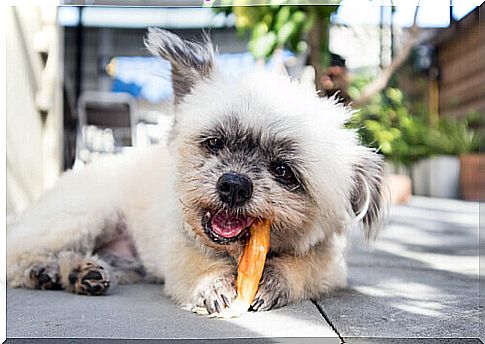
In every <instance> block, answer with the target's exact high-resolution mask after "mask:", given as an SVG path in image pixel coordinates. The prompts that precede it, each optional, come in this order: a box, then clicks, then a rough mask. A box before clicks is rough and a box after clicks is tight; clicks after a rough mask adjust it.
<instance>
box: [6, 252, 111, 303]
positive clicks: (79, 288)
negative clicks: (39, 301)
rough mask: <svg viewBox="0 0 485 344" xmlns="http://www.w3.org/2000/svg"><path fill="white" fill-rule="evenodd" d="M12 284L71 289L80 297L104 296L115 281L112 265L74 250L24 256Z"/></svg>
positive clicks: (13, 275) (14, 285) (47, 288)
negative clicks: (80, 295)
mask: <svg viewBox="0 0 485 344" xmlns="http://www.w3.org/2000/svg"><path fill="white" fill-rule="evenodd" d="M15 271H16V273H13V274H11V279H10V280H9V285H10V286H12V287H24V288H32V289H46V290H68V291H71V292H74V293H77V294H84V295H100V294H104V293H105V292H106V291H107V290H108V288H109V287H110V286H113V284H114V283H115V280H114V279H113V278H112V277H111V276H112V275H113V274H112V272H111V271H112V268H111V266H110V265H109V264H108V263H106V262H104V261H102V260H100V259H99V258H98V257H96V256H88V257H86V256H83V255H81V254H78V253H75V252H73V251H63V252H60V253H58V254H48V255H42V254H40V255H30V254H25V255H22V256H21V258H20V259H19V260H18V265H17V267H16V269H15Z"/></svg>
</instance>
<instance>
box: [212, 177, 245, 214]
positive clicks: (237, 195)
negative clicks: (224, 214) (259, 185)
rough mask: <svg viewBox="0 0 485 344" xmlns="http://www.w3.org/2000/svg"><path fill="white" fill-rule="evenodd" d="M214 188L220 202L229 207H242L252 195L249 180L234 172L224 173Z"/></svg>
mask: <svg viewBox="0 0 485 344" xmlns="http://www.w3.org/2000/svg"><path fill="white" fill-rule="evenodd" d="M216 188H217V191H218V192H219V196H220V197H221V200H222V201H223V202H224V203H226V204H228V205H229V206H231V207H234V206H241V205H243V204H244V203H246V202H247V200H249V199H250V198H251V195H252V194H253V183H252V182H251V180H250V179H249V178H248V177H246V176H244V175H242V174H238V173H235V172H229V173H224V174H223V175H222V176H221V177H220V178H219V180H218V181H217V185H216Z"/></svg>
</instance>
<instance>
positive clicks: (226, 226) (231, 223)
mask: <svg viewBox="0 0 485 344" xmlns="http://www.w3.org/2000/svg"><path fill="white" fill-rule="evenodd" d="M252 223H253V218H251V217H247V216H246V217H236V216H232V215H230V214H228V213H226V212H219V213H217V214H215V215H214V216H212V218H211V227H212V230H213V231H214V232H216V233H217V234H218V235H220V236H222V237H224V238H232V237H235V236H236V235H238V234H239V233H241V231H242V230H243V229H245V228H247V227H249V226H251V224H252Z"/></svg>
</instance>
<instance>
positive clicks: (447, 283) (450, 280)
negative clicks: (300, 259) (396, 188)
mask: <svg viewBox="0 0 485 344" xmlns="http://www.w3.org/2000/svg"><path fill="white" fill-rule="evenodd" d="M352 239H353V240H352V247H351V249H350V250H349V252H348V261H349V276H350V278H349V286H348V288H345V289H343V290H340V291H338V292H336V293H334V294H332V295H331V296H330V297H327V298H324V299H322V300H321V301H320V302H319V304H320V305H321V306H322V308H323V309H324V311H325V313H326V314H327V316H328V317H329V318H330V320H331V322H332V323H333V325H334V326H335V327H336V328H337V330H338V331H339V333H340V334H341V335H342V336H343V337H344V338H347V340H348V342H349V343H361V341H358V339H353V340H352V339H351V337H352V336H357V337H362V336H364V337H386V338H396V337H402V338H409V337H429V338H432V337H438V338H444V337H447V338H449V339H448V340H452V339H453V338H459V337H468V338H478V337H479V336H480V335H481V333H480V319H479V313H480V312H479V311H480V307H479V282H480V279H479V204H478V203H473V202H461V201H454V200H443V199H432V198H424V197H414V198H413V199H412V201H411V202H410V203H409V204H408V205H405V206H393V207H392V208H391V210H390V221H389V225H388V226H387V229H386V230H385V231H384V232H382V233H381V235H380V237H379V238H378V239H377V241H376V242H375V243H374V244H373V245H372V246H371V247H369V246H368V245H367V246H366V245H365V244H364V243H363V242H362V240H361V235H360V234H359V233H354V235H353V238H352ZM396 340H397V339H396ZM443 340H444V339H443ZM364 342H365V341H364ZM388 342H390V341H388ZM397 342H399V341H396V343H397ZM462 342H463V343H465V341H463V340H461V341H460V340H459V341H457V343H462Z"/></svg>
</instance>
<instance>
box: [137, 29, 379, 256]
mask: <svg viewBox="0 0 485 344" xmlns="http://www.w3.org/2000/svg"><path fill="white" fill-rule="evenodd" d="M146 43H147V46H148V47H149V49H150V51H151V52H153V53H154V54H157V55H159V56H161V57H163V58H165V59H167V60H168V61H170V63H171V66H172V81H173V85H174V92H175V102H176V116H177V117H176V124H175V127H174V136H173V139H172V141H171V145H172V148H173V149H174V150H175V152H176V157H177V158H176V160H177V162H176V164H177V176H176V179H177V190H178V192H179V197H180V203H181V206H182V208H183V210H184V214H185V221H186V222H187V223H188V224H189V225H190V227H191V228H190V231H192V234H195V237H197V238H198V240H202V242H203V243H204V244H206V245H208V246H211V247H214V248H216V249H225V248H226V249H227V247H228V246H231V244H234V243H237V242H238V241H240V240H242V239H244V238H245V237H246V236H247V233H248V231H247V229H248V227H249V226H250V225H251V223H252V222H253V221H255V220H256V219H267V220H269V221H270V222H271V223H272V227H271V230H272V249H273V250H275V251H278V250H293V251H295V252H300V253H301V252H304V251H305V250H306V249H308V248H309V247H310V246H312V245H314V244H316V243H317V242H318V241H321V240H324V239H325V238H326V237H327V236H329V235H331V234H332V233H335V232H341V231H343V230H344V229H345V228H347V227H349V225H350V224H352V221H353V220H355V218H356V217H358V218H359V219H360V220H361V222H362V223H363V225H364V228H365V232H366V233H367V236H372V235H373V233H374V232H375V229H376V228H378V227H379V225H380V223H381V209H382V205H383V201H382V192H381V191H382V190H381V189H382V187H381V186H382V169H383V162H382V160H381V158H380V157H379V156H378V155H377V154H376V153H375V152H374V151H372V150H370V149H368V148H365V147H363V146H361V145H359V143H358V140H357V138H356V134H355V132H353V131H351V130H348V129H344V128H343V125H344V123H345V121H346V120H347V119H348V117H349V116H350V114H351V111H350V110H349V109H348V108H346V107H343V106H341V105H338V104H336V102H335V101H334V100H331V99H326V98H319V97H318V96H317V95H316V94H315V93H314V92H309V91H308V90H307V89H305V88H303V87H302V86H301V85H300V84H298V82H295V81H291V80H290V79H289V78H288V77H287V76H282V75H274V74H271V73H268V72H263V71H257V72H255V73H253V74H249V75H245V76H243V77H241V78H239V79H237V80H234V79H232V80H229V79H226V78H225V77H224V76H223V75H222V73H220V72H219V71H218V70H217V67H216V66H215V61H214V49H213V47H212V45H211V44H210V42H209V41H208V40H207V41H205V42H203V43H201V44H197V43H193V42H187V41H184V40H182V39H181V38H180V37H178V36H176V35H174V34H171V33H169V32H167V31H163V30H158V29H151V30H150V31H149V33H148V36H147V39H146Z"/></svg>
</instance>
